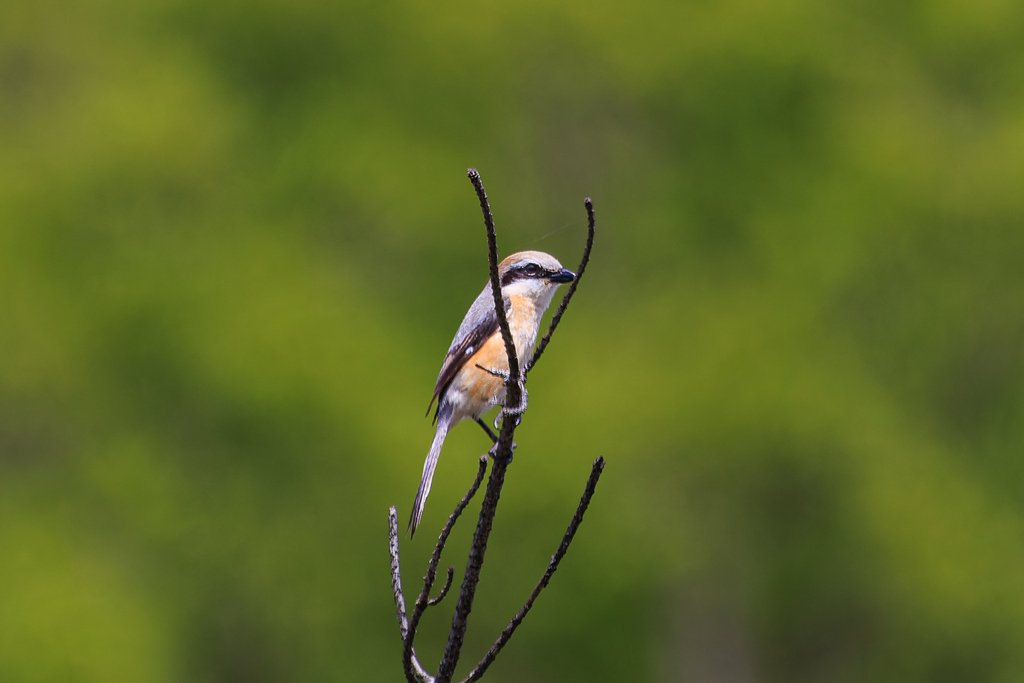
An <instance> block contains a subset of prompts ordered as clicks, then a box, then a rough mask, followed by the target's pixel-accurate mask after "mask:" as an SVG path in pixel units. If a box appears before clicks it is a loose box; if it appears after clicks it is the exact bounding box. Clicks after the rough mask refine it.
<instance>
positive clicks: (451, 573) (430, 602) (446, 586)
mask: <svg viewBox="0 0 1024 683" xmlns="http://www.w3.org/2000/svg"><path fill="white" fill-rule="evenodd" d="M454 577H455V567H453V566H451V565H448V578H447V579H445V582H444V588H442V589H441V592H440V593H438V594H437V597H436V598H430V599H429V600H427V607H433V606H434V605H436V604H438V603H439V602H441V601H442V600H444V598H445V596H446V595H448V589H449V588H451V587H452V579H453V578H454Z"/></svg>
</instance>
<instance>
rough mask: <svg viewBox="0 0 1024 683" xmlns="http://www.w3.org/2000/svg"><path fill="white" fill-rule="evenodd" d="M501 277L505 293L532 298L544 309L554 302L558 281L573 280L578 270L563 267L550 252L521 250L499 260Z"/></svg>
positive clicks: (499, 274)
mask: <svg viewBox="0 0 1024 683" xmlns="http://www.w3.org/2000/svg"><path fill="white" fill-rule="evenodd" d="M498 277H499V278H500V279H501V291H502V293H503V294H505V295H506V296H521V297H524V298H527V299H530V300H531V301H533V302H534V304H535V305H537V306H540V307H541V308H542V309H543V308H547V307H548V304H550V303H551V297H552V296H554V294H555V290H556V289H558V285H560V284H562V283H564V282H572V281H573V280H574V279H576V274H575V273H573V272H572V271H571V270H566V269H565V268H563V267H562V264H561V263H559V262H558V259H556V258H555V257H554V256H552V255H551V254H545V253H544V252H543V251H520V252H518V253H516V254H512V255H511V256H509V257H507V258H506V259H505V260H504V261H502V262H501V263H500V264H498Z"/></svg>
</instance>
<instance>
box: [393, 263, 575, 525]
mask: <svg viewBox="0 0 1024 683" xmlns="http://www.w3.org/2000/svg"><path fill="white" fill-rule="evenodd" d="M498 277H499V279H500V281H501V294H502V298H503V299H504V303H505V315H506V316H507V317H508V325H509V330H510V331H511V332H512V339H513V343H514V344H515V347H516V356H517V357H518V358H519V363H520V368H523V366H524V364H525V363H526V362H527V361H528V360H529V358H530V355H531V354H532V353H533V345H534V342H536V341H537V329H538V328H539V327H540V319H541V317H542V316H543V315H544V311H546V310H547V308H548V305H549V304H550V303H551V297H552V296H554V294H555V290H556V289H558V285H560V284H562V283H563V282H572V281H573V279H575V277H576V274H575V273H573V272H572V271H571V270H566V269H565V268H563V267H562V264H561V263H559V262H558V260H557V259H556V258H555V257H554V256H551V255H550V254H545V253H544V252H542V251H521V252H519V253H517V254H512V255H511V256H509V257H508V258H506V259H505V260H504V261H502V262H501V263H500V264H499V265H498ZM478 366H479V367H478ZM502 373H504V374H505V375H506V376H507V374H508V355H507V354H506V353H505V342H504V340H503V339H502V337H501V329H500V328H499V327H498V316H497V314H495V312H494V295H493V294H492V292H491V284H490V282H488V283H487V285H485V286H484V289H483V291H482V292H480V296H478V297H477V298H476V301H474V302H473V305H472V306H470V307H469V312H468V313H466V317H465V318H463V320H462V325H460V326H459V331H458V332H456V333H455V339H453V340H452V345H451V347H450V348H449V349H448V355H447V356H445V359H444V364H442V365H441V372H440V373H439V374H438V375H437V384H436V385H435V387H434V396H433V398H431V399H430V406H428V407H427V414H428V415H429V414H430V408H431V407H433V405H434V401H435V400H436V401H437V412H435V413H434V421H435V423H436V424H437V431H435V432H434V442H433V443H432V444H431V445H430V452H429V453H428V454H427V459H426V462H424V463H423V478H422V479H421V480H420V488H419V491H417V492H416V500H415V501H414V502H413V504H412V516H411V517H410V519H409V532H410V536H412V535H415V534H416V527H417V526H419V523H420V519H421V518H422V517H423V508H424V506H425V505H426V503H427V495H428V494H429V493H430V482H431V480H432V479H433V478H434V468H435V467H437V457H438V455H440V454H441V446H442V445H444V439H445V437H446V436H447V435H448V430H449V429H451V428H452V427H453V426H454V425H455V424H457V423H458V422H460V421H462V420H465V419H466V418H469V419H472V420H475V421H476V422H477V423H478V424H479V425H480V426H481V427H483V428H484V430H485V431H486V432H487V434H488V435H489V436H490V437H491V439H492V440H496V437H495V435H494V433H493V432H492V431H491V430H490V428H489V427H488V426H487V425H486V424H485V423H484V421H483V420H481V419H480V416H481V415H483V414H484V413H486V412H487V411H489V410H490V409H491V408H493V407H494V406H496V405H499V404H501V403H502V401H503V400H504V399H505V380H504V379H503V378H502V377H501V376H500V375H501V374H502ZM525 398H526V397H525V394H524V396H523V399H524V401H525ZM511 408H515V407H511Z"/></svg>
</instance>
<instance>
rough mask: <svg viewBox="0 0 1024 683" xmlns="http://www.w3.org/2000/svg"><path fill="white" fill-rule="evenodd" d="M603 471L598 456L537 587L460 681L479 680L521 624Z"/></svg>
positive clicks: (569, 540) (555, 565)
mask: <svg viewBox="0 0 1024 683" xmlns="http://www.w3.org/2000/svg"><path fill="white" fill-rule="evenodd" d="M603 471H604V458H603V457H599V458H598V459H597V460H595V461H594V467H593V468H592V469H591V471H590V479H588V480H587V487H586V489H585V490H584V491H583V498H581V499H580V504H579V506H578V507H577V508H576V514H575V515H573V517H572V521H571V522H569V528H568V529H566V530H565V536H563V537H562V543H561V544H560V545H559V546H558V550H557V551H556V552H555V554H554V555H553V556H552V558H551V561H550V562H549V563H548V568H547V571H545V572H544V576H542V577H541V579H540V583H538V584H537V587H536V588H534V589H533V593H531V594H530V597H529V599H528V600H527V601H526V604H524V605H523V606H522V608H521V609H520V610H519V612H517V613H516V615H515V616H514V617H512V621H510V622H509V624H508V626H506V627H505V630H504V631H502V632H501V635H500V636H498V639H497V640H496V641H494V645H492V646H491V649H490V650H488V651H487V654H486V655H484V657H483V659H481V660H480V663H479V664H477V665H476V667H475V668H474V669H473V670H472V671H470V672H469V676H467V677H466V678H465V680H463V681H462V683H472V682H473V681H477V680H480V678H481V677H482V676H483V675H484V672H485V671H487V667H489V666H490V665H491V663H492V662H494V660H495V658H496V657H497V656H498V653H499V652H501V649H502V648H503V647H505V643H507V642H508V641H509V639H510V638H511V637H512V634H513V633H515V631H516V629H517V628H519V624H521V623H522V622H523V619H524V618H526V613H527V612H529V611H530V608H531V607H533V603H534V601H535V600H536V599H537V596H538V595H540V592H541V591H542V590H544V588H545V587H546V586H547V585H548V582H549V581H551V577H552V575H553V574H554V573H555V570H556V569H558V563H559V562H561V561H562V558H563V557H564V556H565V553H566V551H567V550H569V544H570V543H572V539H573V537H574V536H575V535H576V530H577V529H579V526H580V524H581V523H582V522H583V515H584V514H585V513H586V512H587V507H588V506H589V505H590V499H591V498H592V497H593V496H594V489H595V488H597V481H598V479H600V478H601V472H603Z"/></svg>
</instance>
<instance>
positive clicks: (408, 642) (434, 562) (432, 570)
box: [392, 455, 487, 678]
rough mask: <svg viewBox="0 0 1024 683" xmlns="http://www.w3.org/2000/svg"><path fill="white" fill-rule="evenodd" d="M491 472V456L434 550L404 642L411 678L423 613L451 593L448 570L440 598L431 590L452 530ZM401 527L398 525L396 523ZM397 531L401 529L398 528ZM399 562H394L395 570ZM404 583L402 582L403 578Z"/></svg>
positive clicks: (482, 462)
mask: <svg viewBox="0 0 1024 683" xmlns="http://www.w3.org/2000/svg"><path fill="white" fill-rule="evenodd" d="M486 471H487V456H486V455H481V456H480V466H479V467H478V468H477V471H476V478H475V479H473V485H472V486H470V487H469V490H468V491H466V495H464V496H463V497H462V500H460V501H459V504H458V505H456V506H455V510H454V511H452V514H451V515H449V516H448V521H447V522H445V525H444V528H443V529H442V530H441V535H440V536H438V538H437V545H435V546H434V553H433V555H431V556H430V564H429V565H427V575H426V576H425V577H423V589H422V590H421V591H420V594H419V597H417V598H416V604H414V605H413V609H412V615H411V616H410V618H409V628H408V635H406V633H405V632H403V633H402V639H403V640H404V641H405V650H404V651H403V653H402V659H403V666H404V667H405V676H406V678H408V677H409V672H410V671H411V670H412V669H411V667H412V663H413V662H414V661H415V657H416V656H415V654H414V652H413V647H412V644H413V640H414V639H415V637H416V628H417V627H418V626H419V623H420V618H421V617H422V616H423V613H424V612H425V611H426V610H427V607H429V606H431V605H436V604H437V603H439V602H441V600H443V599H444V596H445V595H446V594H447V593H448V589H449V588H450V586H451V581H452V576H453V574H454V570H453V569H452V568H451V567H449V568H448V581H447V582H446V584H445V587H444V590H443V591H441V594H440V595H439V596H437V598H435V599H434V600H433V601H432V600H431V599H430V589H431V588H433V587H434V581H435V579H436V578H437V566H438V564H440V562H441V551H443V550H444V545H445V543H447V542H448V536H449V534H451V532H452V528H453V527H454V526H455V522H456V521H458V519H459V516H460V515H461V514H462V511H463V510H465V509H466V506H467V505H469V501H470V500H472V498H473V496H474V495H475V494H476V492H477V489H479V488H480V482H482V481H483V480H484V472H486ZM396 524H397V521H396ZM396 528H397V527H396ZM397 546H398V539H397V537H396V539H395V554H393V555H392V558H396V557H397V552H398V551H397ZM395 561H396V560H395V559H392V566H393V565H394V562H395ZM399 581H401V578H399Z"/></svg>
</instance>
